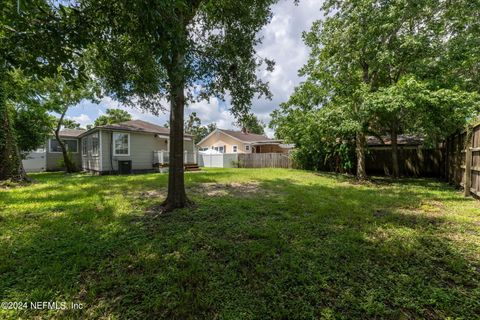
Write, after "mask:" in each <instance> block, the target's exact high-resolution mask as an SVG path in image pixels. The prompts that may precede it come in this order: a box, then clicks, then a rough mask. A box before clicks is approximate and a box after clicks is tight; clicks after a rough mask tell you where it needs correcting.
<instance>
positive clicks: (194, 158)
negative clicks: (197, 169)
mask: <svg viewBox="0 0 480 320" xmlns="http://www.w3.org/2000/svg"><path fill="white" fill-rule="evenodd" d="M193 163H197V152H196V151H195V150H194V151H193Z"/></svg>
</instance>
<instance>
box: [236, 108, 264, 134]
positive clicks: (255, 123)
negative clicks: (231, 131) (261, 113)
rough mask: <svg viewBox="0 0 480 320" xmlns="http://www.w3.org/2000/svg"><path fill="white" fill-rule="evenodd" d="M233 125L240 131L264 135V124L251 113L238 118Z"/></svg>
mask: <svg viewBox="0 0 480 320" xmlns="http://www.w3.org/2000/svg"><path fill="white" fill-rule="evenodd" d="M234 125H236V126H237V127H239V128H241V129H242V131H246V132H249V133H256V134H265V124H264V123H263V122H261V121H260V120H259V119H258V118H257V116H256V115H254V114H253V113H248V114H245V115H243V116H240V117H239V118H238V120H237V121H236V122H235V123H234Z"/></svg>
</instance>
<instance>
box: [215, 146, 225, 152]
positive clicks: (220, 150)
mask: <svg viewBox="0 0 480 320" xmlns="http://www.w3.org/2000/svg"><path fill="white" fill-rule="evenodd" d="M214 149H215V151H218V152H220V153H225V146H219V147H215V148H214Z"/></svg>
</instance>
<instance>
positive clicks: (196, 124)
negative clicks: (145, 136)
mask: <svg viewBox="0 0 480 320" xmlns="http://www.w3.org/2000/svg"><path fill="white" fill-rule="evenodd" d="M166 125H168V124H166ZM167 128H168V127H167ZM216 128H217V125H216V124H215V123H210V124H208V125H207V126H202V121H201V120H200V118H199V117H198V116H197V113H196V112H192V113H191V114H190V115H189V117H188V120H187V121H185V132H186V133H189V134H191V135H193V142H194V143H195V144H196V143H198V142H200V141H201V140H202V139H203V138H205V137H206V136H207V135H208V134H209V133H210V132H212V131H214V130H215V129H216Z"/></svg>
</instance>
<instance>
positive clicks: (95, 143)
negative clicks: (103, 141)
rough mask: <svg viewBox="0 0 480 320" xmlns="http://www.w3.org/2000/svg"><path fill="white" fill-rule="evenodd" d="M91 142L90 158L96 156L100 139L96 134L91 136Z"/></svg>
mask: <svg viewBox="0 0 480 320" xmlns="http://www.w3.org/2000/svg"><path fill="white" fill-rule="evenodd" d="M91 139H92V140H91V141H92V156H98V149H99V145H100V139H99V137H98V132H97V133H95V134H93V135H92V136H91Z"/></svg>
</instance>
